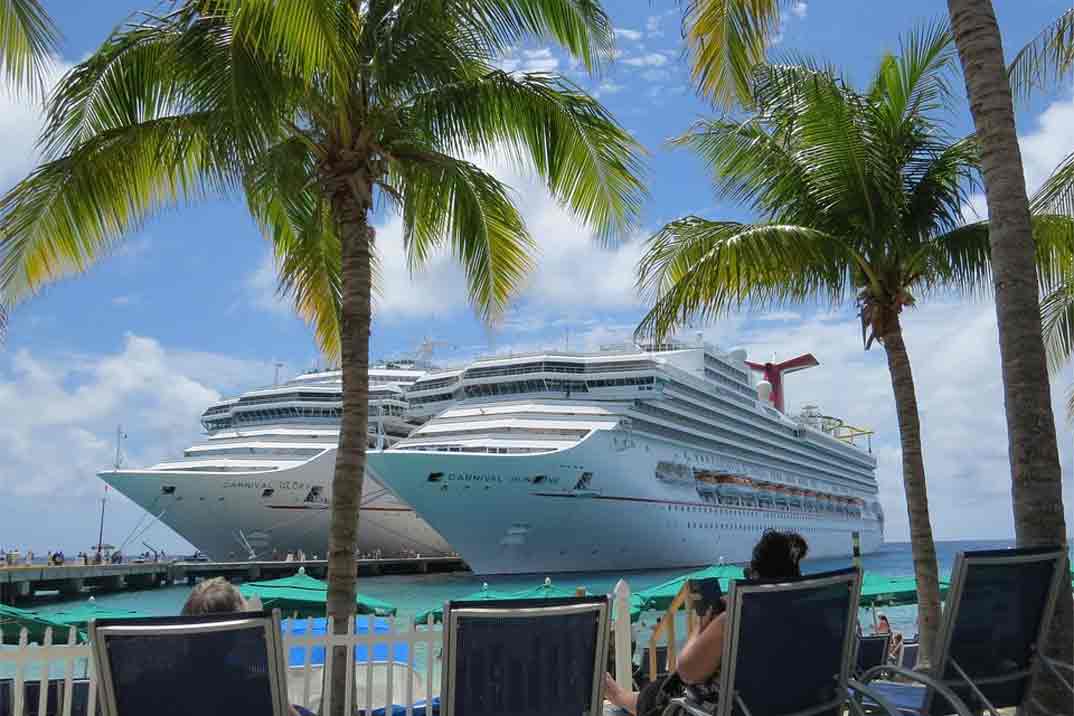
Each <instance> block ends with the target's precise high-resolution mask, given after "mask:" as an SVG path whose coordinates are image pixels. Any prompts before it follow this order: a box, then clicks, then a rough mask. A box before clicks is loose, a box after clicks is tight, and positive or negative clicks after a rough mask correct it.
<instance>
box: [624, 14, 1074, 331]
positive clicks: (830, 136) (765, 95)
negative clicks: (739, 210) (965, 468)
mask: <svg viewBox="0 0 1074 716" xmlns="http://www.w3.org/2000/svg"><path fill="white" fill-rule="evenodd" d="M953 60H954V55H953V48H952V44H951V38H950V35H949V33H948V32H947V30H946V28H945V27H944V26H942V25H938V26H933V27H927V28H922V29H920V30H919V31H917V32H914V33H912V34H911V35H909V36H908V37H907V38H906V39H905V40H904V41H903V43H902V47H901V51H900V53H899V55H897V56H888V57H886V58H884V59H883V60H882V62H881V63H880V67H879V68H878V70H877V72H876V74H875V75H874V77H873V78H872V81H871V82H870V84H869V86H868V87H867V88H866V89H865V90H862V91H859V90H855V89H853V88H851V87H850V86H849V84H848V83H847V82H846V81H845V80H843V79H842V78H840V77H838V76H837V75H836V74H835V73H834V71H833V70H832V69H830V68H826V67H821V66H817V65H815V64H811V63H809V62H808V61H803V63H802V64H798V65H793V66H792V65H762V66H759V67H758V68H756V69H755V71H754V74H753V77H752V79H751V85H750V92H751V95H750V101H749V106H751V107H754V108H755V109H754V111H753V112H752V114H751V115H750V116H749V117H747V118H746V119H745V120H743V121H738V120H734V119H729V118H720V119H713V120H707V121H704V122H701V123H699V124H698V125H697V126H695V127H694V128H693V129H692V130H691V131H690V132H689V133H687V134H686V135H684V136H683V137H681V138H679V139H677V140H675V143H676V144H678V145H680V146H686V147H689V148H691V149H693V150H694V151H696V152H697V153H698V154H700V155H701V157H702V158H704V159H705V160H706V162H708V164H709V165H710V167H711V170H712V173H713V177H714V184H715V190H716V195H717V198H718V199H719V200H734V201H736V202H740V203H744V204H746V205H747V206H749V208H750V209H752V210H753V212H754V213H756V214H757V215H758V216H759V220H758V221H757V222H755V223H741V222H734V221H712V220H708V219H703V218H700V217H696V216H690V217H686V218H683V219H679V220H677V221H673V222H671V223H670V224H668V225H666V226H665V227H663V228H662V229H661V230H660V231H659V232H657V233H656V234H655V235H654V236H653V237H651V239H650V240H649V244H648V247H647V250H646V253H645V255H644V257H643V259H642V261H641V263H640V265H639V270H638V283H639V287H640V288H641V289H642V290H643V291H644V292H645V293H646V294H647V295H648V296H649V297H650V298H651V299H652V302H653V303H652V305H653V308H652V309H651V310H650V312H649V313H648V314H647V315H646V316H645V318H644V320H643V321H642V324H641V326H640V327H639V331H640V332H642V333H648V334H655V335H657V336H662V335H665V334H666V333H668V332H669V331H671V330H672V329H674V327H675V326H677V325H681V324H683V323H685V322H686V321H688V320H690V319H691V318H694V317H700V318H702V319H705V318H712V317H715V316H717V315H720V314H722V313H725V312H727V311H730V310H733V309H736V308H739V307H741V306H743V305H744V304H747V303H748V304H750V305H751V306H753V307H754V308H760V309H765V308H772V307H776V306H785V305H788V304H798V303H804V302H811V301H815V300H818V299H819V300H827V301H829V302H831V303H832V304H842V303H844V302H846V301H847V300H849V299H851V298H854V299H856V300H857V301H859V303H860V305H861V309H862V318H863V331H864V330H866V329H871V330H872V332H873V335H882V334H883V331H882V329H883V322H884V320H886V319H885V316H890V315H892V314H891V312H892V311H894V312H896V313H897V312H898V311H900V310H901V309H902V308H903V307H904V306H907V305H911V304H912V303H913V302H914V300H915V296H918V295H922V294H927V293H930V292H936V291H942V290H948V289H952V288H953V289H955V290H961V291H968V292H974V291H987V290H988V284H989V278H990V273H989V244H988V226H987V223H986V222H980V221H978V222H972V223H966V222H965V221H964V218H963V215H964V213H965V212H966V211H967V210H968V208H969V204H968V199H969V195H970V193H971V192H973V191H974V190H975V189H976V188H977V186H978V171H977V150H976V147H975V145H974V142H973V140H972V139H971V138H963V139H958V138H954V137H951V136H949V135H948V134H947V133H946V132H945V130H944V126H943V123H942V121H940V119H939V113H940V112H941V111H942V110H943V109H944V107H945V104H946V102H947V99H948V84H947V82H948V78H949V76H950V75H949V74H948V73H949V70H950V69H951V64H952V62H953ZM1036 231H1037V239H1038V247H1039V251H1040V254H1041V261H1042V267H1043V271H1042V277H1044V278H1049V277H1052V278H1054V276H1055V274H1056V272H1057V271H1059V270H1060V268H1059V267H1061V266H1062V265H1063V260H1064V259H1063V257H1064V256H1065V255H1069V247H1070V238H1071V237H1072V236H1074V234H1072V231H1074V222H1072V221H1070V220H1067V219H1064V218H1062V217H1058V216H1042V217H1038V219H1037V220H1036ZM869 340H871V339H867V344H868V341H869Z"/></svg>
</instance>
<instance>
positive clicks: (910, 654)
mask: <svg viewBox="0 0 1074 716" xmlns="http://www.w3.org/2000/svg"><path fill="white" fill-rule="evenodd" d="M918 646H919V644H918V642H917V641H904V642H903V643H902V646H901V647H900V648H899V658H898V660H897V661H896V662H895V663H896V664H898V665H899V666H901V667H902V668H904V669H913V668H914V667H915V666H917V648H918Z"/></svg>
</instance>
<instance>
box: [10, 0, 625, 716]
mask: <svg viewBox="0 0 1074 716" xmlns="http://www.w3.org/2000/svg"><path fill="white" fill-rule="evenodd" d="M534 36H536V37H539V38H542V39H544V40H546V41H552V42H556V43H558V44H559V45H560V46H561V47H563V48H564V49H565V50H566V51H567V52H568V53H570V54H571V55H573V56H575V57H577V58H578V59H579V60H580V61H581V62H582V63H583V64H584V65H585V66H586V67H588V68H595V67H597V66H598V64H599V62H600V61H601V60H602V58H603V57H606V56H608V55H609V52H610V49H611V44H612V29H611V25H610V23H609V21H608V18H607V17H606V16H605V14H604V12H603V10H602V9H601V7H600V5H599V4H598V3H597V2H596V0H541V1H540V2H535V1H533V0H409V1H408V2H404V3H399V2H395V0H365V1H363V2H354V1H353V0H287V1H278V0H189V1H188V2H185V3H182V4H178V5H176V6H175V7H174V8H173V9H171V11H170V12H167V13H165V14H163V15H160V16H151V15H146V16H144V17H142V18H140V21H139V22H136V23H134V24H131V25H128V26H126V27H124V28H122V29H120V30H118V31H116V32H115V33H114V34H113V35H112V36H111V37H109V38H108V40H107V41H106V42H105V43H104V44H103V45H102V46H101V47H100V48H99V49H98V50H97V51H96V52H95V53H94V54H93V55H91V56H90V57H89V58H87V59H86V60H84V61H83V62H81V63H79V64H78V65H77V66H76V67H75V68H74V69H73V70H72V71H71V72H70V73H69V74H68V75H67V76H66V77H65V78H64V79H63V80H62V82H61V83H60V85H59V88H58V89H57V90H56V92H55V93H54V95H53V96H52V97H51V99H50V101H49V103H48V111H47V124H46V127H45V130H44V132H43V136H42V139H41V145H42V148H43V150H44V152H45V155H46V159H47V160H46V161H45V163H43V164H42V165H41V166H40V167H39V168H37V169H36V170H35V171H34V172H33V173H32V174H31V175H30V176H29V177H28V178H27V179H25V180H24V181H23V182H21V183H20V184H19V185H17V186H16V187H15V188H14V189H13V190H12V191H11V192H10V193H8V194H7V196H5V197H4V198H3V199H2V200H0V242H2V243H0V287H2V288H3V289H4V290H5V291H6V292H8V295H9V296H12V297H18V298H21V297H24V296H26V295H29V294H31V293H32V292H34V291H35V290H37V289H38V288H39V287H40V286H42V285H44V284H45V283H47V282H50V281H52V280H55V279H57V278H59V277H61V276H64V275H67V274H69V273H72V272H78V271H82V270H84V269H86V268H87V267H88V266H89V265H90V264H91V263H92V262H93V261H94V260H96V259H97V258H99V257H100V256H102V255H103V254H105V253H106V252H108V251H109V250H110V249H111V248H112V247H113V246H114V245H115V244H116V242H117V241H119V240H121V239H122V238H124V237H125V236H128V235H129V234H130V233H131V232H132V231H134V230H136V229H137V228H138V227H139V226H141V225H142V224H143V223H144V222H145V221H147V220H148V219H149V218H150V217H151V216H153V215H155V214H156V213H158V212H159V211H160V210H162V209H164V208H166V207H170V206H173V205H176V204H184V203H189V202H194V201H197V200H199V199H202V198H203V197H205V196H207V195H211V194H218V193H231V192H237V191H242V192H243V193H244V195H245V198H246V202H247V204H248V206H249V209H250V211H251V213H252V214H253V216H254V217H255V218H256V220H257V221H258V223H259V224H260V225H261V227H262V229H263V231H264V233H265V234H266V236H267V237H268V238H269V239H270V240H271V242H272V245H273V250H274V252H275V257H276V261H277V268H278V272H279V279H280V286H281V290H282V291H284V292H286V293H288V294H290V295H291V296H292V297H293V299H294V302H295V305H296V307H297V309H298V311H299V312H300V313H301V315H303V316H304V317H305V318H306V319H307V320H308V321H309V322H310V323H311V324H312V326H313V328H314V331H315V333H316V336H317V339H318V341H319V343H320V345H321V347H322V349H323V350H324V352H325V353H327V354H328V355H338V356H339V357H340V360H341V368H342V378H343V411H342V412H343V415H342V422H341V426H340V440H339V451H338V453H337V459H336V465H335V475H334V478H333V482H332V516H331V534H330V543H329V555H328V563H329V565H328V582H329V590H328V614H329V615H331V616H333V617H335V618H336V628H337V630H341V631H342V630H345V625H346V619H347V617H348V616H350V615H351V614H352V613H353V611H354V595H355V562H354V560H355V552H356V547H357V534H358V529H357V528H358V515H359V498H360V495H361V490H362V481H363V475H364V467H365V449H366V443H367V439H368V436H367V414H366V413H367V405H366V396H367V387H368V385H367V379H368V378H367V377H368V345H369V329H370V312H371V303H370V293H371V284H372V281H373V277H374V273H375V235H374V230H373V228H372V226H371V224H370V220H371V217H372V213H373V212H374V210H375V208H376V207H378V206H385V207H388V208H391V209H394V210H397V211H399V212H400V213H401V216H402V223H403V227H404V242H405V245H406V250H407V254H408V256H409V259H410V263H411V265H412V266H419V265H421V263H422V262H423V261H424V260H425V259H426V257H427V256H429V255H430V254H431V253H432V252H434V251H436V250H439V249H441V248H446V249H448V250H450V251H451V252H452V254H453V255H454V256H455V257H456V258H457V259H458V260H459V261H460V262H461V263H462V265H463V267H464V269H465V273H466V277H467V280H468V282H469V294H470V299H471V300H472V302H473V304H474V306H475V307H476V309H477V311H478V312H479V313H480V315H482V316H484V317H487V318H491V317H495V316H496V315H497V314H499V312H500V311H502V309H503V308H504V306H505V304H506V302H507V300H508V297H509V296H510V295H511V293H512V292H513V291H514V289H516V287H518V286H519V284H520V282H521V281H522V280H523V278H524V276H525V275H526V272H527V270H528V269H529V268H530V266H531V263H532V259H531V255H532V251H533V249H534V241H533V239H532V238H531V237H530V235H529V234H528V233H527V231H526V227H525V224H524V222H523V219H522V217H521V216H520V214H519V213H518V210H517V208H516V206H515V205H514V204H513V203H512V200H511V197H510V188H509V187H507V186H505V185H504V184H502V183H501V182H500V181H499V180H497V179H496V178H495V177H494V176H492V175H490V174H489V173H487V172H485V171H484V170H482V169H481V168H479V167H478V166H477V165H476V164H475V163H473V162H472V161H470V160H468V159H467V157H476V156H480V155H499V156H503V157H506V158H509V159H511V160H514V161H518V162H523V163H527V164H529V165H531V166H532V167H533V169H534V171H535V172H536V173H537V174H538V175H539V176H540V177H541V178H542V179H543V181H544V183H545V185H546V186H547V188H548V190H549V191H550V192H551V193H552V194H553V195H554V196H555V197H557V199H558V200H559V201H560V202H562V204H563V205H564V206H566V207H568V208H569V209H570V210H572V211H573V212H574V214H575V215H576V216H577V217H578V218H579V219H580V220H582V221H584V222H586V223H587V224H588V225H590V226H592V227H594V229H595V230H596V231H597V232H598V233H599V234H600V235H601V236H612V235H613V234H615V233H616V232H617V231H619V230H622V229H625V228H626V227H627V226H628V224H630V223H631V222H632V220H633V218H634V217H635V215H636V213H637V211H638V208H639V205H640V201H641V197H642V189H641V185H640V182H639V179H638V173H639V155H640V149H639V147H638V145H637V144H636V143H635V142H634V140H633V139H632V138H631V137H630V135H629V134H628V133H627V132H626V131H625V130H624V129H623V128H622V127H620V126H619V125H618V124H617V123H616V122H615V121H614V120H613V119H612V118H611V117H610V116H609V115H608V113H607V112H606V111H605V110H604V108H603V107H602V106H601V105H600V104H599V103H598V102H597V101H596V100H594V99H593V98H592V97H590V96H588V95H587V94H586V93H584V92H583V91H581V90H580V89H579V88H578V87H576V86H575V85H573V84H571V83H570V82H568V81H567V80H564V79H561V78H557V77H555V76H552V75H548V74H511V73H507V72H503V71H501V70H499V69H497V67H496V66H495V62H496V61H497V58H498V57H499V56H501V54H502V53H503V52H504V51H505V50H506V49H507V48H510V47H512V46H514V45H516V44H517V43H519V42H521V41H523V40H524V39H525V38H527V37H534ZM341 651H344V650H341ZM340 656H342V654H340ZM335 664H336V667H337V668H336V669H334V671H333V673H332V675H331V689H330V694H331V697H332V700H333V707H334V709H337V710H339V711H340V712H341V710H342V708H343V699H342V695H343V694H344V693H345V689H346V682H345V678H344V676H345V672H344V671H343V666H344V659H343V658H337V659H335Z"/></svg>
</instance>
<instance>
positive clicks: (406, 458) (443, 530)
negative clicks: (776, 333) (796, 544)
mask: <svg viewBox="0 0 1074 716" xmlns="http://www.w3.org/2000/svg"><path fill="white" fill-rule="evenodd" d="M746 358H747V356H746V352H745V351H742V350H736V351H731V352H724V351H720V350H718V349H716V348H715V347H713V346H709V345H705V344H698V345H685V344H671V345H660V346H649V347H638V346H634V345H629V346H624V347H618V348H615V347H612V348H604V349H602V350H600V351H599V352H596V353H590V354H583V353H569V352H562V353H561V352H544V353H535V354H530V355H514V356H509V357H503V356H501V357H494V358H488V359H482V360H478V361H476V362H475V363H473V364H472V365H469V366H468V367H466V368H465V369H458V370H451V371H441V372H431V373H428V374H426V375H424V376H422V377H420V378H418V379H417V380H415V381H414V382H413V383H412V384H411V385H410V386H408V387H407V391H406V393H407V404H408V415H410V416H411V418H412V420H414V421H415V422H421V423H423V424H422V425H421V427H419V428H417V429H416V430H415V431H414V432H413V433H411V435H410V436H409V437H407V438H405V439H402V440H399V441H397V442H396V443H394V444H393V445H391V446H389V447H386V448H385V449H381V450H376V451H373V452H371V453H369V455H368V458H367V469H368V470H369V471H370V472H371V473H372V474H373V475H375V476H376V477H377V478H378V479H379V480H380V481H381V482H382V483H383V484H385V485H386V486H388V487H389V488H391V489H392V490H393V491H394V492H395V493H396V494H397V495H399V497H401V498H402V499H403V500H405V501H406V502H407V503H408V504H409V505H411V506H412V507H413V508H414V509H415V510H416V511H417V513H418V514H419V515H420V516H421V517H423V518H424V519H425V520H426V521H427V522H428V523H429V524H430V525H431V526H432V527H433V528H434V529H436V530H437V532H439V533H440V534H442V535H443V536H444V537H445V538H446V539H447V541H448V542H449V543H450V544H451V545H452V548H453V549H454V550H455V551H457V552H458V553H460V554H461V556H462V557H463V559H465V560H466V562H467V563H468V564H469V565H470V567H471V568H472V569H473V570H474V571H475V572H477V573H479V574H506V573H551V572H571V571H594V570H635V569H650V568H669V567H689V566H695V565H708V564H712V563H715V562H717V561H720V560H726V561H728V562H742V561H746V560H748V559H749V558H750V554H751V551H752V547H753V545H754V543H755V542H756V541H757V539H758V538H759V537H760V536H761V534H762V533H763V532H764V531H765V530H766V529H791V530H796V531H798V532H800V533H801V534H802V535H803V536H804V537H805V538H806V539H807V540H808V542H809V545H810V550H809V554H810V556H812V557H834V556H841V555H850V554H851V552H852V543H853V540H854V535H855V534H856V535H857V537H858V539H859V541H860V545H861V549H862V551H863V552H865V553H867V552H871V551H874V550H876V549H877V548H878V547H879V546H880V545H881V544H882V542H883V538H884V515H883V511H882V509H881V507H880V504H879V501H878V499H877V482H876V459H875V458H874V457H873V455H872V454H871V446H870V440H871V433H870V432H869V431H867V430H863V429H859V428H854V427H852V426H850V425H848V424H846V423H845V422H844V421H842V420H840V419H837V418H834V417H830V416H826V415H823V414H822V413H821V412H820V411H819V410H818V409H816V408H815V407H812V406H810V407H808V408H807V409H805V410H804V411H803V412H802V414H800V415H798V416H795V417H791V416H788V415H787V414H785V412H784V410H785V406H784V389H783V387H784V386H783V379H784V376H785V375H787V374H789V373H792V372H794V371H796V370H802V369H805V368H809V367H813V366H816V365H817V361H816V359H815V358H813V356H811V355H805V356H799V357H798V358H796V359H794V360H791V361H785V362H783V363H779V364H776V363H773V362H766V363H756V362H751V361H748V360H746ZM755 373H757V374H758V375H757V376H756V377H754V374H755Z"/></svg>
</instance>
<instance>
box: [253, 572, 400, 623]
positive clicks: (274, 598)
mask: <svg viewBox="0 0 1074 716" xmlns="http://www.w3.org/2000/svg"><path fill="white" fill-rule="evenodd" d="M239 591H240V592H241V593H242V596H244V597H246V598H250V597H258V598H259V599H261V604H262V605H263V606H264V607H265V609H279V610H280V611H281V612H282V613H283V614H284V615H285V616H291V615H292V614H297V615H298V616H300V617H323V616H324V615H325V603H326V602H327V601H328V585H327V584H326V583H325V582H322V581H321V580H319V579H314V578H313V577H311V576H309V575H308V574H306V570H305V569H302V568H299V570H298V572H297V573H296V574H293V575H291V576H290V577H283V578H282V579H270V580H268V581H265V582H248V583H246V584H243V585H241V586H240V587H239ZM355 600H356V602H357V604H358V608H357V611H358V613H359V614H373V615H376V616H378V617H387V616H395V607H394V606H392V605H391V604H389V603H388V602H384V601H381V600H379V599H374V598H373V597H367V596H364V595H362V594H358V595H356V597H355Z"/></svg>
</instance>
